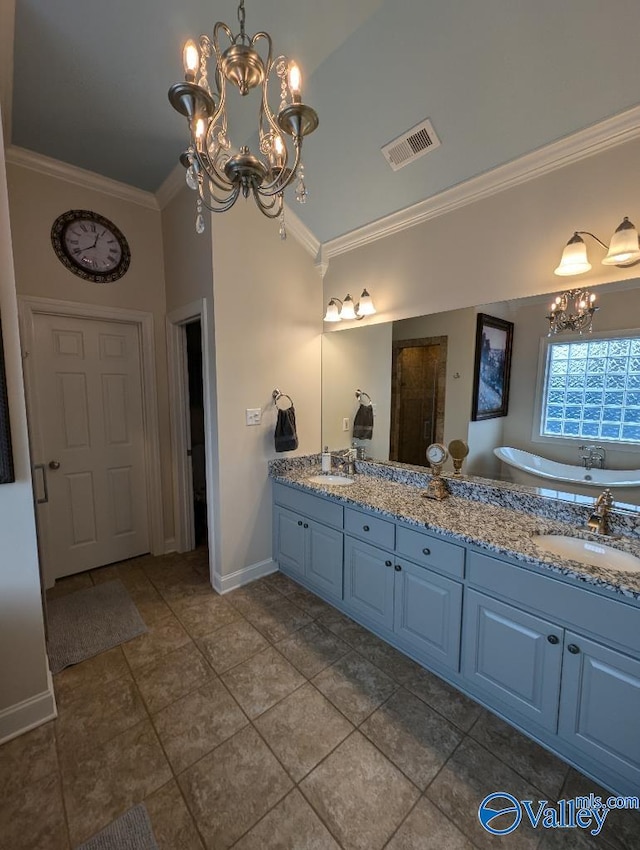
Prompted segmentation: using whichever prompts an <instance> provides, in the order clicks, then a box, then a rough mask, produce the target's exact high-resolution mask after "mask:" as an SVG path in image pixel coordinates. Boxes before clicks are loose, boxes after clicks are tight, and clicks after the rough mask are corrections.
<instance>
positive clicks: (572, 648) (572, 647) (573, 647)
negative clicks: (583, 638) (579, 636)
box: [567, 643, 580, 655]
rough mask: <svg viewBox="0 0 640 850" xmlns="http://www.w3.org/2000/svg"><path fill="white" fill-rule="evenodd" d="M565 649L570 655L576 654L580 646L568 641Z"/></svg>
mask: <svg viewBox="0 0 640 850" xmlns="http://www.w3.org/2000/svg"><path fill="white" fill-rule="evenodd" d="M567 649H568V650H569V652H570V653H571V654H572V655H577V654H578V653H579V652H580V647H579V646H576V645H575V643H570V644H569V646H568V647H567Z"/></svg>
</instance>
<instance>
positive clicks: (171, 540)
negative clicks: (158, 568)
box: [164, 537, 178, 555]
mask: <svg viewBox="0 0 640 850" xmlns="http://www.w3.org/2000/svg"><path fill="white" fill-rule="evenodd" d="M177 551H178V550H177V549H176V538H175V537H167V539H166V540H165V541H164V554H165V555H168V554H169V553H171V552H177Z"/></svg>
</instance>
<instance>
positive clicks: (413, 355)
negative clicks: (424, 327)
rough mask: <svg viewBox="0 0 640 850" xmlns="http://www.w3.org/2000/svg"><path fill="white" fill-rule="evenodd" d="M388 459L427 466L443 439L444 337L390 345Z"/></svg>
mask: <svg viewBox="0 0 640 850" xmlns="http://www.w3.org/2000/svg"><path fill="white" fill-rule="evenodd" d="M391 370H392V371H391V440H390V447H389V458H390V460H394V461H398V462H399V463H410V464H414V465H417V466H426V465H427V460H426V450H427V447H428V446H429V445H430V444H431V443H439V442H442V440H443V439H444V409H445V386H446V370H447V337H446V336H441V337H427V338H423V339H406V340H398V341H396V342H394V343H393V347H392V366H391Z"/></svg>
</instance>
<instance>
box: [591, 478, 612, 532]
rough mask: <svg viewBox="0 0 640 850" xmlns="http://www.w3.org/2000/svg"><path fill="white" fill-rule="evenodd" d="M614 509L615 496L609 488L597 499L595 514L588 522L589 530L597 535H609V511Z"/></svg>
mask: <svg viewBox="0 0 640 850" xmlns="http://www.w3.org/2000/svg"><path fill="white" fill-rule="evenodd" d="M612 507H613V496H612V495H611V490H609V488H608V487H607V489H606V490H603V491H602V493H600V495H599V496H598V498H597V499H596V503H595V506H594V509H593V513H592V514H591V516H590V517H589V519H588V520H587V528H589V529H590V530H591V531H593V532H595V533H596V534H609V511H610V510H611V508H612Z"/></svg>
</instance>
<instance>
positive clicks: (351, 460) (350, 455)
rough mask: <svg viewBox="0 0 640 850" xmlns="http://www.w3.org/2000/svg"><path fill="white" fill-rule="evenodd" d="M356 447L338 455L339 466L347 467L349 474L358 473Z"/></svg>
mask: <svg viewBox="0 0 640 850" xmlns="http://www.w3.org/2000/svg"><path fill="white" fill-rule="evenodd" d="M356 456H357V454H356V449H355V448H351V449H347V450H346V452H343V453H342V454H341V455H338V466H339V467H342V468H343V469H345V471H346V473H347V475H355V474H356Z"/></svg>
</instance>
